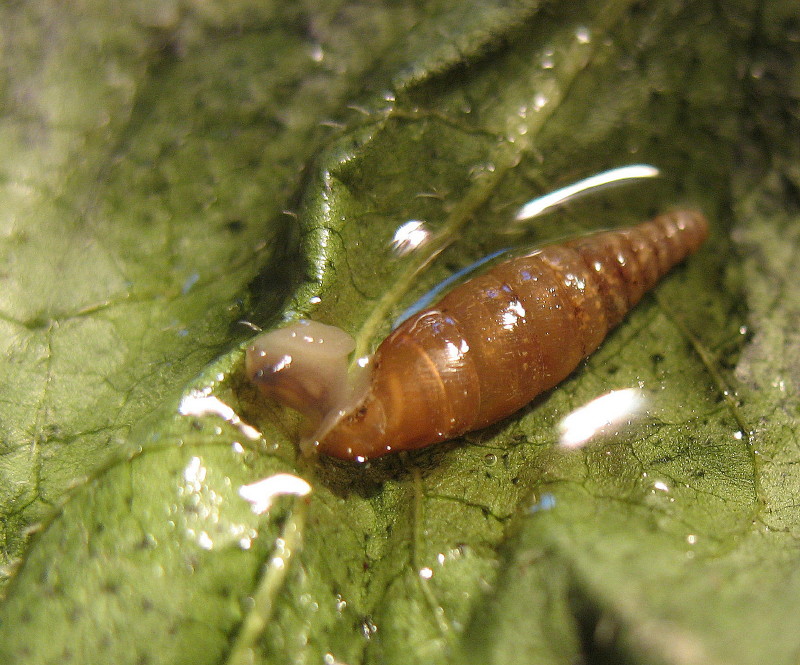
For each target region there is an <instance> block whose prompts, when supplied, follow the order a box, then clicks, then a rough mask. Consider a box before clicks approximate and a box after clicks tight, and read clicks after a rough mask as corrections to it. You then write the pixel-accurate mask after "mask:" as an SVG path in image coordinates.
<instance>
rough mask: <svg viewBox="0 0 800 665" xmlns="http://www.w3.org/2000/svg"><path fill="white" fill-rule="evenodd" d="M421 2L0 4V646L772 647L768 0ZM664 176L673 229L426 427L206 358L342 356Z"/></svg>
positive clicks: (53, 653) (98, 658) (790, 614)
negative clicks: (294, 342) (396, 435)
mask: <svg viewBox="0 0 800 665" xmlns="http://www.w3.org/2000/svg"><path fill="white" fill-rule="evenodd" d="M451 5H452V3H436V2H429V3H425V4H419V5H414V6H399V5H395V4H393V3H385V4H384V5H377V4H368V5H367V4H357V3H345V2H340V3H326V4H325V6H324V7H322V6H316V5H315V4H314V3H313V2H308V3H301V4H287V5H286V6H285V7H280V6H277V7H272V6H263V7H261V6H259V5H258V4H249V3H247V2H241V3H224V4H216V5H210V4H191V3H185V4H183V5H177V4H176V5H171V4H166V5H165V4H163V3H158V4H148V3H144V4H141V3H140V4H138V5H137V6H136V7H135V8H133V7H131V8H128V9H120V8H116V7H112V6H111V5H108V4H106V3H103V2H99V1H98V2H89V3H86V6H85V7H84V8H83V9H82V10H81V11H80V12H78V11H77V10H72V9H70V8H69V7H66V6H63V7H62V6H60V5H59V6H57V5H54V4H51V3H48V2H38V3H26V4H24V5H10V6H8V7H5V8H4V9H2V10H0V12H2V13H1V14H0V16H2V21H0V25H2V26H3V41H2V42H0V48H2V49H3V58H2V61H3V63H4V67H3V70H2V78H1V79H0V81H1V82H2V83H0V95H2V99H3V104H2V116H0V152H1V153H2V155H3V157H2V160H1V161H0V192H1V193H0V196H2V200H3V206H2V208H3V215H2V227H0V229H2V235H0V253H1V254H0V255H1V256H2V273H1V274H0V278H2V289H0V330H2V335H0V340H2V343H3V349H2V350H3V354H2V358H3V360H2V363H0V377H2V380H0V404H2V407H0V409H2V410H1V411H0V446H2V447H1V448H0V451H2V456H0V513H1V514H2V517H3V519H2V522H0V524H1V530H0V544H2V548H0V552H1V553H2V557H3V561H4V563H5V567H4V570H5V573H6V584H5V589H4V598H3V601H2V606H0V654H1V655H2V657H3V658H2V660H3V662H25V663H55V662H59V663H70V662H75V663H90V662H98V663H101V662H102V663H105V662H120V663H195V664H197V663H222V662H229V663H253V662H254V663H262V662H263V663H286V662H297V663H305V662H308V663H319V662H324V663H349V664H354V663H452V662H474V663H493V662H497V663H530V662H541V663H553V664H560V663H565V664H566V663H573V662H586V663H628V662H630V663H639V662H641V663H676V664H677V663H681V664H683V663H703V664H707V663H742V664H746V663H761V662H773V663H789V662H794V661H795V660H796V657H797V652H798V648H800V643H798V639H797V637H796V635H797V634H798V630H797V628H798V626H797V625H796V624H797V619H796V618H795V617H796V615H797V613H796V611H795V609H796V607H797V604H798V601H799V600H800V584H799V583H798V581H797V576H796V574H795V571H796V570H797V568H798V560H797V559H798V557H797V548H796V538H797V535H798V533H799V532H800V531H799V530H800V519H798V512H797V508H796V506H797V503H798V502H797V495H798V494H800V476H798V473H797V466H798V465H797V461H798V445H797V414H798V406H800V405H798V400H797V386H798V384H800V355H798V351H797V348H798V344H797V341H798V340H797V339H796V338H797V328H798V327H797V320H798V314H799V313H800V291H799V290H798V287H797V286H796V285H795V282H794V281H793V279H792V271H791V269H790V267H791V266H793V265H796V264H797V260H798V257H797V254H798V251H799V250H798V247H800V231H798V229H800V224H798V222H799V221H800V212H798V211H800V155H798V152H800V147H798V146H797V145H796V141H793V140H792V137H796V136H797V132H798V128H799V127H798V125H800V70H798V65H797V63H798V62H799V61H798V55H800V53H799V52H800V26H798V22H797V19H796V16H795V15H794V13H795V11H794V9H793V6H792V3H790V2H785V3H781V2H773V3H769V5H764V6H761V5H759V4H757V3H750V2H732V1H731V2H724V3H710V2H701V1H697V2H672V1H665V2H659V3H649V4H648V5H643V4H640V3H633V2H628V1H621V0H604V2H600V3H578V4H575V3H572V4H570V5H569V7H562V6H560V5H558V4H555V3H536V2H529V3H526V2H512V3H504V2H496V3H471V2H470V3H457V6H451ZM633 162H641V163H651V164H655V165H657V166H658V167H659V169H661V171H662V173H663V177H661V178H659V179H657V180H655V181H648V182H643V183H639V184H636V185H626V186H624V187H619V188H615V189H609V190H604V191H602V192H598V193H594V194H592V195H591V196H586V197H583V198H582V199H579V200H577V201H573V202H571V203H569V204H568V205H567V206H565V207H563V208H561V209H559V210H556V211H553V212H550V213H548V214H547V215H543V216H542V217H540V218H538V219H536V220H534V221H533V222H532V223H530V224H528V225H525V226H523V227H520V226H519V225H515V223H514V222H513V218H514V214H515V212H516V210H517V209H518V208H519V206H520V205H522V204H523V203H525V202H526V201H528V200H530V199H531V198H534V197H535V196H537V195H541V194H544V193H546V192H548V191H551V190H553V189H556V188H558V187H560V186H563V185H565V184H568V183H570V182H574V181H576V180H578V179H580V178H582V177H585V176H588V175H591V174H592V173H596V172H598V171H602V170H604V169H607V168H612V167H615V166H620V165H623V164H629V163H633ZM681 205H691V206H697V207H699V208H701V209H702V210H704V211H705V212H706V214H707V215H708V216H709V218H710V219H711V220H712V227H713V228H712V238H711V240H710V241H709V243H708V244H707V245H706V247H705V248H704V249H702V250H701V251H700V252H699V253H698V254H697V255H696V256H694V257H692V258H691V259H690V260H689V261H688V262H687V263H686V264H685V265H684V266H681V267H680V268H678V269H677V270H675V271H674V272H673V273H671V274H670V275H669V276H668V277H667V278H666V279H665V280H664V282H663V283H662V284H661V285H659V287H658V288H657V289H656V291H655V292H654V293H653V294H651V295H649V296H646V297H645V299H644V300H643V301H642V303H640V305H639V306H638V307H637V308H636V309H635V310H634V311H633V312H632V313H631V314H630V315H629V316H628V318H627V319H626V320H625V321H624V322H623V324H622V325H621V326H620V327H619V328H618V329H617V330H615V331H614V332H612V334H611V335H610V336H609V338H608V339H607V341H606V342H605V344H604V345H603V346H602V347H601V348H600V350H599V351H598V352H597V353H596V354H594V355H593V356H592V357H591V358H589V359H588V360H587V361H586V363H584V364H583V365H582V366H581V367H579V368H578V370H577V371H576V372H575V373H574V374H573V375H572V376H571V377H570V378H569V379H568V380H567V381H565V382H564V383H563V384H562V385H560V386H559V387H558V388H556V389H555V390H553V391H551V392H550V393H548V394H546V395H543V396H541V397H540V398H538V399H537V400H535V401H534V403H532V404H531V405H530V406H529V407H527V408H525V409H523V411H522V412H520V413H518V414H516V415H515V416H514V417H512V418H510V419H508V420H507V421H504V422H502V423H498V424H497V425H495V426H492V427H490V428H488V429H487V430H484V431H481V432H476V433H473V434H470V435H468V436H466V437H464V438H463V439H462V440H458V441H454V442H449V443H446V444H442V445H439V446H435V447H432V448H429V449H425V450H422V451H419V452H417V453H413V454H401V455H397V456H391V457H387V458H382V459H380V460H376V461H374V462H372V463H371V464H369V465H361V466H359V465H356V464H351V463H344V462H339V461H335V460H329V459H320V460H308V459H303V458H301V457H299V456H298V454H297V451H296V446H295V443H294V442H295V440H296V438H297V434H298V431H299V427H300V424H299V422H298V419H297V418H296V417H295V416H293V415H292V414H290V413H288V412H285V411H283V410H281V409H279V408H278V407H276V406H275V405H269V404H265V403H264V402H263V400H262V399H260V397H259V396H258V395H257V394H256V392H255V390H254V389H253V388H252V387H251V386H249V385H248V384H247V382H246V380H245V378H244V376H243V374H242V361H243V352H242V348H243V345H244V344H245V343H246V340H247V339H248V338H249V337H251V336H252V334H253V330H252V327H251V326H249V325H246V324H245V323H242V321H247V322H249V323H250V324H254V325H257V326H262V327H271V326H275V325H278V324H279V323H280V322H281V321H282V320H292V319H295V318H298V317H301V316H308V317H312V318H315V319H317V320H320V321H323V322H326V323H331V324H335V325H338V326H341V327H343V328H344V329H346V330H348V331H349V332H351V333H352V334H353V335H354V336H355V337H356V339H357V343H358V350H359V352H367V351H370V350H372V349H374V347H375V346H376V344H377V343H378V342H379V341H380V339H381V338H382V337H383V336H384V335H385V333H386V332H388V330H389V329H390V328H391V325H392V321H393V320H394V319H395V317H396V316H398V315H399V314H400V313H401V312H402V311H403V310H404V309H405V308H406V307H408V306H409V305H410V304H411V303H413V302H414V300H415V299H416V298H418V297H419V296H421V295H422V294H424V293H425V292H426V291H427V290H428V289H430V288H431V287H432V286H434V285H435V284H436V283H437V282H438V281H440V280H442V279H444V278H446V277H448V276H450V275H451V274H453V273H454V272H455V271H457V270H459V269H461V268H463V267H464V266H467V265H469V264H470V263H472V262H474V261H476V260H478V259H480V258H481V257H484V256H486V255H488V254H490V253H491V252H493V251H496V250H498V249H500V248H505V247H511V248H512V249H520V248H524V247H529V246H532V245H536V244H540V243H543V242H547V241H550V240H554V239H558V238H561V237H565V236H569V235H575V234H578V233H583V232H587V231H592V230H596V229H600V228H607V227H613V226H618V225H624V224H630V223H635V222H636V221H639V220H641V219H644V218H646V217H648V216H650V215H652V214H655V213H657V212H659V211H662V210H665V209H668V208H670V207H675V206H681ZM415 220H416V221H421V222H424V224H425V228H427V229H428V230H429V231H430V232H431V233H432V236H431V237H432V238H433V239H432V241H431V242H429V243H428V244H427V245H423V246H422V247H421V248H420V249H418V250H416V251H411V252H408V253H407V254H405V255H402V256H400V255H398V253H397V251H396V249H395V248H393V245H392V239H393V238H394V236H395V233H396V231H397V229H398V228H400V227H401V226H402V225H403V224H405V223H406V222H409V221H415ZM631 388H633V389H637V390H639V391H641V394H642V395H643V396H644V397H645V399H646V400H647V409H646V413H645V415H644V417H642V418H640V419H638V420H637V421H636V422H635V423H633V424H632V425H631V426H629V427H623V428H620V429H619V430H618V431H613V432H609V433H606V434H605V435H603V436H598V437H595V438H594V439H592V440H591V441H589V443H588V444H587V445H585V446H580V447H576V448H570V447H566V446H564V445H561V444H560V443H559V436H560V433H559V432H560V430H559V423H560V422H561V421H562V419H563V418H564V417H565V416H566V415H568V414H569V413H571V412H573V411H574V410H575V409H577V408H578V407H581V406H582V405H585V404H587V403H589V402H591V401H592V400H593V399H595V398H597V397H599V396H602V395H604V394H606V393H608V392H610V391H613V390H623V389H631ZM279 474H290V475H289V478H291V477H292V476H294V477H295V478H302V479H304V480H305V481H306V482H307V483H308V484H309V486H310V493H309V494H308V495H306V496H299V494H304V492H299V491H298V489H297V488H298V487H304V485H302V484H300V485H298V484H297V481H296V480H295V481H291V480H290V481H288V482H289V484H285V485H280V481H281V480H285V479H286V477H287V476H283V475H279ZM265 478H271V479H272V481H271V482H272V485H270V487H271V488H272V491H274V492H275V496H273V497H272V503H271V506H269V507H268V508H266V507H262V508H259V509H258V510H256V508H258V507H257V506H254V505H251V503H249V502H248V501H247V500H245V498H244V497H243V494H242V489H241V488H242V487H243V486H252V485H253V484H254V483H256V482H257V481H259V480H261V479H265ZM292 482H294V484H292ZM258 487H260V488H261V490H262V493H263V492H265V491H266V490H264V487H265V486H263V485H261V486H258ZM276 488H277V489H276ZM246 493H247V492H245V494H246Z"/></svg>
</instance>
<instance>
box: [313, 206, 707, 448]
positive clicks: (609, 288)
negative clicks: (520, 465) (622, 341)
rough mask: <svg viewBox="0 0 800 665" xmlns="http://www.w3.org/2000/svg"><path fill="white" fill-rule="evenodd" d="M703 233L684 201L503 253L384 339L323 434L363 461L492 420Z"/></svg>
mask: <svg viewBox="0 0 800 665" xmlns="http://www.w3.org/2000/svg"><path fill="white" fill-rule="evenodd" d="M707 236H708V223H707V221H706V219H705V218H704V217H703V215H701V214H700V213H698V212H694V211H687V210H678V211H674V212H670V213H667V214H665V215H662V216H660V217H656V218H655V219H653V220H650V221H648V222H645V223H643V224H640V225H638V226H634V227H631V228H627V229H622V230H616V231H607V232H602V233H596V234H592V235H590V236H585V237H582V238H578V239H576V240H572V241H570V242H567V243H564V244H560V245H550V246H546V247H543V248H542V249H539V250H537V251H535V252H532V253H531V254H529V255H526V256H521V257H518V258H514V259H511V260H509V261H506V262H505V263H501V264H499V265H497V266H495V267H494V268H492V269H490V270H488V271H487V272H485V273H483V274H481V275H479V276H477V277H475V278H473V279H471V280H469V281H467V282H465V283H463V284H462V285H460V286H459V287H457V288H455V289H454V290H453V291H451V292H450V293H448V294H447V295H446V296H445V297H444V298H443V299H442V300H441V301H440V302H438V303H437V304H436V305H434V306H432V307H430V308H428V309H425V310H424V311H421V312H419V313H418V314H416V315H415V316H413V317H412V318H411V319H409V320H407V321H405V322H404V323H403V324H402V325H400V326H399V327H398V328H397V329H396V330H395V331H394V332H393V333H392V334H391V335H389V337H387V338H386V339H385V340H384V341H383V343H382V344H381V345H380V346H379V347H378V350H377V351H376V353H375V357H374V361H373V374H372V378H371V385H370V388H369V390H368V392H367V395H366V397H365V399H364V400H363V401H362V402H361V404H360V405H359V406H357V407H356V408H355V409H353V410H352V411H351V412H350V413H348V414H345V415H344V416H343V417H342V418H340V419H339V420H338V421H337V422H336V424H335V425H334V426H333V427H332V428H331V429H329V430H328V431H327V432H325V433H324V434H323V435H322V436H320V437H319V439H318V441H317V444H318V446H319V449H320V451H322V452H324V453H326V454H328V455H332V456H335V457H341V458H347V459H358V460H364V459H368V458H372V457H377V456H380V455H384V454H386V453H387V452H390V451H392V450H406V449H412V448H420V447H423V446H427V445H429V444H432V443H435V442H437V441H444V440H446V439H452V438H454V437H457V436H459V435H461V434H464V433H465V432H469V431H471V430H475V429H479V428H481V427H485V426H487V425H489V424H491V423H494V422H497V421H498V420H501V419H503V418H505V417H506V416H509V415H510V414H512V413H514V412H515V411H517V410H518V409H520V408H521V407H523V406H525V405H526V404H527V403H528V402H530V401H531V400H532V399H533V398H534V397H536V396H537V395H538V394H540V393H541V392H543V391H545V390H548V389H550V388H552V387H553V386H555V385H556V384H557V383H559V382H560V381H562V380H563V379H564V378H566V377H567V376H568V375H569V374H570V373H571V372H572V371H573V370H574V369H575V368H576V367H577V366H578V364H579V363H580V361H581V360H582V359H583V358H585V357H586V356H588V355H589V354H590V353H592V351H594V350H595V349H596V348H597V347H598V346H599V345H600V343H601V342H602V341H603V339H604V338H605V336H606V335H607V334H608V332H609V330H611V328H613V327H614V326H616V325H617V324H618V323H619V322H620V321H621V320H622V318H623V317H624V316H625V314H626V313H627V312H628V311H629V310H630V308H631V307H633V306H634V305H635V304H636V303H637V302H638V301H639V299H640V298H641V297H642V295H643V294H644V293H645V292H646V291H647V290H648V289H650V288H652V287H653V285H655V283H656V282H657V281H658V280H659V279H660V278H661V277H663V276H664V274H665V273H667V271H669V270H670V269H671V268H672V267H673V266H675V265H676V264H677V263H680V262H681V261H682V260H683V259H684V258H685V257H686V256H687V255H689V254H691V253H692V252H694V251H695V250H696V249H697V248H698V247H700V245H701V244H702V243H703V241H704V240H705V239H706V238H707Z"/></svg>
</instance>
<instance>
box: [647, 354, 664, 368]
mask: <svg viewBox="0 0 800 665" xmlns="http://www.w3.org/2000/svg"><path fill="white" fill-rule="evenodd" d="M650 360H652V361H653V364H654V365H658V363H662V362H664V356H663V355H661V354H660V353H654V354H652V355H651V356H650Z"/></svg>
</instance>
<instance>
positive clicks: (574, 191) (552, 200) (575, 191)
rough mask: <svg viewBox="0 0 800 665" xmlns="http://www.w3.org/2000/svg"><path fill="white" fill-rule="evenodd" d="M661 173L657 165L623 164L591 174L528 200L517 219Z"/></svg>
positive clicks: (536, 214) (527, 217) (524, 218)
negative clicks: (612, 186) (578, 197)
mask: <svg viewBox="0 0 800 665" xmlns="http://www.w3.org/2000/svg"><path fill="white" fill-rule="evenodd" d="M659 174H660V171H659V170H658V169H657V168H656V167H655V166H650V165H649V164H631V165H630V166H621V167H619V168H616V169H611V170H610V171H603V172H602V173H597V174H595V175H593V176H589V177H588V178H584V179H583V180H579V181H578V182H574V183H572V184H571V185H567V186H566V187H562V188H561V189H557V190H555V191H554V192H550V193H549V194H545V195H544V196H539V197H537V198H535V199H533V200H531V201H528V202H527V203H526V204H525V205H524V206H522V208H520V209H519V212H518V213H517V215H516V217H515V219H516V221H518V222H522V221H524V220H526V219H532V218H533V217H536V216H538V215H541V214H542V213H544V212H546V211H548V210H550V209H551V208H555V207H556V206H559V205H561V204H563V203H566V202H567V201H569V200H571V199H573V198H575V197H577V196H581V195H583V194H588V193H589V192H590V191H591V190H595V189H600V188H602V187H608V186H609V185H616V184H621V183H623V182H626V181H628V180H639V179H642V178H654V177H656V176H657V175H659Z"/></svg>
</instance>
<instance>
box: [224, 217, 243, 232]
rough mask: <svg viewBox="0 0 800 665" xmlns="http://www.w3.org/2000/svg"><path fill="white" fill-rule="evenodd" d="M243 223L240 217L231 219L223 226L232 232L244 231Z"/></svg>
mask: <svg viewBox="0 0 800 665" xmlns="http://www.w3.org/2000/svg"><path fill="white" fill-rule="evenodd" d="M244 227H245V224H244V222H243V221H242V220H241V219H233V220H231V221H230V222H228V223H227V224H225V228H226V229H227V230H228V231H230V232H231V233H233V234H239V233H241V232H242V231H244Z"/></svg>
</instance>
